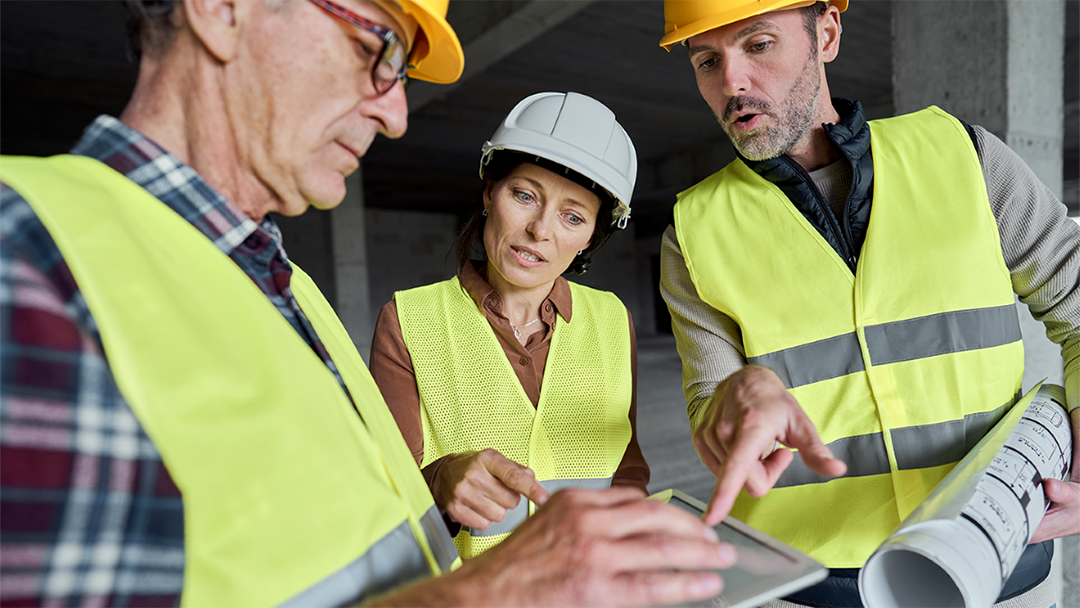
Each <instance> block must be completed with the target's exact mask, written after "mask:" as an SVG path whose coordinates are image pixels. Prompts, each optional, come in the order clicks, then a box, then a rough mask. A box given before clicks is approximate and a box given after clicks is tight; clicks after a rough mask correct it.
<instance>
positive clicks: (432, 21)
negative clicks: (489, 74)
mask: <svg viewBox="0 0 1080 608" xmlns="http://www.w3.org/2000/svg"><path fill="white" fill-rule="evenodd" d="M410 9H411V10H410V11H409V13H410V14H411V15H412V17H413V18H415V19H416V22H417V23H418V24H419V25H420V31H421V32H423V34H424V36H423V38H420V39H418V40H417V42H416V44H415V45H414V48H413V51H412V57H411V59H410V60H411V61H413V62H414V64H413V67H411V68H409V72H408V73H409V78H415V79H416V80H426V81H428V82H434V83H437V84H450V83H452V82H455V81H457V79H458V78H460V77H461V73H462V71H464V69H465V51H463V50H462V49H461V42H460V41H458V37H457V34H456V33H455V32H454V28H452V27H450V24H449V23H448V22H447V21H446V18H445V17H443V16H442V15H439V14H437V13H435V12H432V10H431V9H430V8H429V7H428V6H426V5H424V4H423V3H419V2H415V3H412V4H411V5H410Z"/></svg>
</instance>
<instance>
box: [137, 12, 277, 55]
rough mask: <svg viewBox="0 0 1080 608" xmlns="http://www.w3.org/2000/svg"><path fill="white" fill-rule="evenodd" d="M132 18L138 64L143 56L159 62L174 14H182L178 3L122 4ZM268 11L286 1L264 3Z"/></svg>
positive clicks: (166, 46) (171, 36) (171, 35)
mask: <svg viewBox="0 0 1080 608" xmlns="http://www.w3.org/2000/svg"><path fill="white" fill-rule="evenodd" d="M123 2H124V7H125V8H127V10H128V12H129V13H130V14H131V17H130V18H129V19H128V24H127V28H128V44H129V47H130V51H131V54H132V57H134V59H135V61H136V62H137V61H138V60H139V59H140V58H141V57H142V54H143V53H144V52H145V53H147V55H148V56H149V57H152V58H155V59H156V58H159V57H161V55H162V54H163V53H164V52H165V51H167V50H168V49H169V47H170V46H172V43H173V40H175V39H176V31H177V28H178V25H177V22H176V14H177V11H179V10H183V8H182V5H183V2H182V1H181V0H123ZM263 2H264V3H265V4H266V6H267V7H269V8H270V9H271V10H279V9H281V8H282V7H284V6H285V5H287V4H290V2H289V0H263Z"/></svg>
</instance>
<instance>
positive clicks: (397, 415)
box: [369, 264, 649, 491]
mask: <svg viewBox="0 0 1080 608" xmlns="http://www.w3.org/2000/svg"><path fill="white" fill-rule="evenodd" d="M458 281H459V282H460V283H461V286H462V288H464V289H465V291H466V293H468V294H469V297H471V298H472V299H473V301H474V302H476V305H477V307H478V308H479V309H480V310H482V311H484V317H485V318H486V319H487V321H488V324H490V325H491V328H492V329H493V330H494V331H495V336H496V337H497V338H498V340H499V344H500V345H501V346H502V347H503V353H504V354H505V355H506V358H507V360H508V361H509V362H510V366H511V367H512V368H513V369H514V373H515V375H516V376H517V379H518V382H520V383H521V388H522V389H524V391H525V395H526V396H527V397H528V398H529V401H531V402H532V404H533V407H536V405H537V404H538V403H539V402H540V389H541V387H542V385H543V383H544V368H545V366H546V364H547V357H548V352H549V350H550V347H551V338H552V336H553V335H554V333H555V322H556V321H555V318H556V315H561V316H562V317H563V318H565V319H566V320H568V321H569V320H570V319H571V317H572V316H573V312H574V311H573V299H572V298H571V295H570V285H569V283H567V281H566V279H564V278H562V277H559V278H557V279H555V284H554V285H553V286H552V288H551V293H549V294H548V297H547V298H546V299H545V300H544V302H543V303H542V304H541V305H540V322H541V323H542V324H543V328H542V330H541V331H537V332H535V333H532V334H530V335H529V336H528V338H527V339H526V340H525V344H524V345H522V344H521V342H519V341H518V339H517V337H516V336H515V335H514V329H513V327H511V325H510V320H509V319H508V318H507V317H506V314H505V313H504V312H503V302H502V297H501V296H500V295H499V292H498V291H496V290H495V288H494V287H492V286H491V284H490V283H488V282H487V280H486V279H485V278H484V276H483V275H482V274H481V273H480V272H479V271H477V269H476V268H474V267H473V265H472V264H466V265H465V267H464V268H462V269H461V271H460V272H459V273H458ZM627 323H629V324H630V348H631V353H632V354H631V374H632V377H633V379H634V380H633V384H634V385H633V387H632V388H633V390H632V393H631V394H632V398H631V402H630V411H629V413H628V415H629V417H630V443H629V444H628V445H627V446H626V453H625V454H624V455H623V459H622V462H620V463H619V467H618V469H617V470H616V471H615V475H614V476H613V479H612V484H613V485H630V486H635V487H638V488H641V489H642V490H643V491H644V490H645V489H646V486H647V485H648V483H649V465H648V464H647V463H646V462H645V457H644V456H643V455H642V453H641V447H640V446H639V445H638V441H637V354H636V353H637V344H636V337H635V334H634V323H633V320H632V319H630V313H629V312H627ZM519 327H520V326H519ZM369 367H370V368H371V375H372V376H373V377H374V378H375V382H376V383H377V384H378V385H379V390H380V391H382V394H383V398H384V399H386V404H387V405H388V406H389V407H390V412H391V413H392V414H393V415H394V420H395V421H396V422H397V424H398V428H399V429H401V434H402V436H403V437H404V438H405V443H406V444H407V445H408V446H409V450H411V451H412V454H413V458H414V459H415V460H416V463H417V464H420V462H421V460H422V459H423V457H424V430H423V424H422V422H421V419H420V394H419V391H418V389H417V386H416V372H415V371H413V366H412V357H410V356H409V350H408V348H407V347H406V346H405V338H404V337H403V335H402V333H401V323H400V322H399V321H398V315H397V304H396V303H395V302H394V301H393V300H391V301H390V302H388V303H387V304H386V305H385V306H383V309H382V311H381V312H380V313H379V320H378V322H377V323H376V325H375V335H374V337H373V338H372V343H371V357H370V363H369ZM441 461H442V459H440V460H437V461H435V462H433V463H431V464H430V465H428V466H427V467H425V468H424V470H423V473H424V478H425V479H426V480H427V481H428V485H429V486H430V485H431V483H432V480H433V479H434V477H435V474H436V472H437V471H438V468H439V464H440V463H441Z"/></svg>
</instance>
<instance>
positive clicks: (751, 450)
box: [693, 365, 847, 526]
mask: <svg viewBox="0 0 1080 608" xmlns="http://www.w3.org/2000/svg"><path fill="white" fill-rule="evenodd" d="M706 407H707V408H708V409H707V410H706V412H705V414H704V417H703V418H702V420H701V423H700V424H699V425H698V427H697V429H696V430H695V431H694V434H693V439H694V447H695V448H696V449H697V452H698V455H699V456H700V457H701V461H702V462H703V463H705V466H706V467H708V468H709V470H710V471H712V472H713V474H714V475H716V477H717V480H718V481H717V484H716V490H714V491H713V496H712V499H711V500H710V501H709V506H708V508H707V509H706V510H705V516H704V520H705V523H706V524H708V525H710V526H711V525H716V524H718V523H720V522H721V521H722V520H723V519H724V517H726V516H727V514H728V512H730V511H731V507H732V505H734V504H735V498H736V497H737V496H738V495H739V490H741V489H742V488H743V487H745V488H746V493H747V494H749V495H750V496H754V497H759V496H764V495H765V494H766V493H767V492H768V491H769V490H770V489H772V487H773V486H774V485H775V484H776V480H777V479H779V477H780V474H781V473H783V472H784V469H786V468H787V467H788V465H789V464H791V460H792V459H793V458H794V454H793V453H792V452H791V451H790V450H786V449H776V448H777V443H780V444H782V445H783V446H787V447H789V448H796V449H798V450H799V454H800V455H802V459H803V461H804V462H805V463H806V466H807V467H809V468H810V470H811V471H814V472H815V473H818V474H820V475H827V476H829V477H839V476H840V475H843V474H844V472H845V471H847V465H846V464H844V463H843V462H842V461H840V460H837V459H836V458H834V457H833V455H832V452H831V451H829V448H828V447H826V446H825V444H823V443H822V442H821V439H820V438H819V437H818V434H817V429H816V428H814V423H813V422H811V421H810V418H809V417H807V415H806V413H805V412H804V411H803V409H802V407H800V406H799V403H798V402H797V401H796V400H795V398H794V397H792V396H791V393H789V392H788V391H787V389H785V388H784V384H783V382H781V381H780V378H779V377H778V376H777V375H776V373H775V372H773V371H772V370H770V369H768V368H764V367H759V366H755V365H749V366H747V367H744V368H742V369H741V370H739V371H737V372H735V373H734V374H732V375H731V376H729V377H728V378H727V380H725V381H723V382H721V383H720V385H719V386H717V387H716V392H714V393H713V397H712V400H711V401H710V402H709V404H708V405H707V406H706Z"/></svg>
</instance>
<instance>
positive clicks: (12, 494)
mask: <svg viewBox="0 0 1080 608" xmlns="http://www.w3.org/2000/svg"><path fill="white" fill-rule="evenodd" d="M72 153H73V154H78V155H82V156H88V157H91V158H95V159H97V160H100V161H101V162H103V163H105V164H106V165H108V166H109V167H111V168H112V169H114V170H116V171H117V172H119V173H121V174H123V175H125V176H126V177H127V178H128V179H130V180H131V181H133V182H135V183H136V184H138V185H139V186H141V187H143V188H144V189H146V190H147V191H148V192H150V193H151V194H153V195H154V196H155V197H157V198H158V199H159V200H161V201H162V202H163V203H165V204H166V205H168V206H169V208H171V209H172V210H173V211H175V212H176V213H177V214H179V215H180V216H181V217H183V218H184V219H185V220H187V221H188V222H190V223H191V224H192V225H193V226H195V227H196V228H197V229H198V230H199V231H200V232H202V233H203V234H204V235H205V236H206V237H207V238H208V239H210V240H211V241H212V242H213V243H214V245H216V246H217V247H218V248H219V249H221V251H222V252H224V253H225V254H226V255H228V256H229V257H230V258H231V259H232V260H233V261H234V262H235V263H236V264H237V265H238V266H239V267H240V268H241V269H242V270H243V271H244V272H245V273H246V274H247V275H248V277H250V278H251V280H252V281H254V282H255V284H256V285H257V286H258V287H259V289H260V290H262V292H263V293H264V294H265V295H266V297H267V298H269V299H270V301H271V302H273V303H274V305H275V306H276V307H277V309H278V311H279V312H280V313H281V314H282V316H284V317H285V318H286V319H288V321H289V323H290V324H291V325H292V326H293V328H294V329H295V330H296V331H297V333H299V334H300V336H301V337H302V338H303V339H304V340H305V341H306V342H307V343H308V344H309V345H310V346H311V347H312V349H313V350H314V351H315V352H316V353H317V354H318V355H319V357H320V358H321V359H322V360H323V361H324V362H325V363H326V364H327V366H328V367H329V368H330V369H331V370H332V371H333V372H334V374H335V376H337V377H338V381H339V383H340V382H341V378H340V375H339V374H338V372H337V369H336V368H335V367H334V364H333V362H332V361H331V360H330V357H329V355H328V354H327V353H326V349H325V348H324V347H323V345H322V343H321V342H320V341H319V340H318V338H317V336H316V334H315V332H314V330H313V329H312V327H311V324H310V323H309V322H308V320H307V318H306V317H305V316H304V315H303V313H302V312H301V311H300V307H299V305H298V304H297V302H296V299H295V298H294V297H293V295H292V291H291V290H290V288H289V284H290V279H291V276H292V268H291V266H290V264H289V260H288V257H287V256H286V255H285V251H284V249H282V246H281V232H280V231H279V230H278V228H277V226H276V225H275V224H274V222H273V220H271V219H269V218H266V219H264V220H263V221H262V222H261V223H256V222H254V221H253V220H251V219H250V218H248V217H247V216H245V215H244V214H243V213H242V212H240V211H239V210H238V209H237V208H236V207H234V206H233V205H232V204H231V203H230V202H229V201H227V200H225V198H224V197H223V196H222V195H221V194H219V193H218V192H216V191H215V190H214V189H213V188H212V187H211V186H210V185H209V184H207V183H206V182H205V181H204V180H203V179H202V178H201V177H199V175H198V174H197V173H195V171H194V170H193V169H191V168H190V167H188V166H186V165H184V164H183V163H182V162H180V161H179V160H178V159H177V158H176V157H175V156H173V155H172V154H169V153H168V152H166V151H164V150H163V149H161V148H160V147H159V146H158V145H157V144H155V143H154V142H153V141H151V140H149V139H148V138H146V137H145V136H143V135H142V134H140V133H139V132H137V131H135V130H134V129H132V128H130V127H128V126H127V125H125V124H123V123H121V122H120V121H119V120H117V119H115V118H113V117H110V116H101V117H99V118H98V119H97V120H96V121H94V123H93V124H91V125H90V126H89V127H88V128H87V129H86V131H85V132H84V134H83V137H82V139H81V140H80V141H79V143H78V144H76V146H75V147H74V148H73V149H72ZM0 238H2V240H0V262H2V265H0V330H2V334H0V336H2V337H0V423H2V426H0V490H2V495H0V508H2V513H0V532H2V539H0V567H2V568H0V602H14V601H18V600H23V601H27V600H28V602H27V603H26V604H25V605H39V604H46V603H47V604H56V605H65V606H67V605H84V604H90V605H99V604H100V605H121V606H123V605H138V606H145V605H155V606H168V605H176V604H178V603H179V600H180V594H181V592H182V590H183V583H184V580H183V572H184V513H183V502H182V500H181V497H180V492H179V491H178V490H177V488H176V486H175V485H174V484H173V481H172V479H171V478H170V477H169V473H168V471H167V470H166V469H165V466H164V464H163V463H162V460H161V456H160V454H159V453H158V451H157V449H156V447H155V446H154V444H153V441H152V440H151V439H150V438H149V437H148V436H147V435H146V432H145V431H144V430H143V428H142V426H141V425H140V424H139V422H138V420H137V419H136V418H135V415H134V414H133V413H132V411H131V409H130V407H129V406H128V404H127V402H126V401H125V400H124V397H123V395H121V394H120V391H119V389H118V388H117V386H116V383H115V380H114V379H113V376H112V373H111V372H110V371H109V363H108V360H107V358H106V357H105V354H104V349H103V347H102V342H101V336H100V334H99V332H98V328H97V325H96V323H95V322H94V318H93V315H92V314H91V312H90V310H89V308H88V307H87V305H86V301H85V300H84V299H83V297H82V295H81V293H80V292H79V288H78V285H76V283H75V280H74V279H73V277H72V275H71V271H70V270H69V269H68V266H67V264H66V263H65V262H64V260H63V258H62V257H61V254H60V251H59V250H58V249H57V246H56V243H55V242H54V241H53V239H52V237H51V236H50V235H49V233H48V231H47V230H46V229H45V227H44V225H42V223H41V221H40V220H39V219H38V217H37V215H36V214H35V213H34V211H33V209H32V208H31V207H30V205H29V204H28V203H27V202H26V201H25V200H24V199H23V198H22V197H21V196H20V195H19V193H18V192H16V191H15V190H13V189H11V188H10V187H8V186H7V185H3V184H0ZM181 257H182V256H181Z"/></svg>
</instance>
